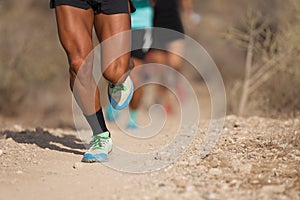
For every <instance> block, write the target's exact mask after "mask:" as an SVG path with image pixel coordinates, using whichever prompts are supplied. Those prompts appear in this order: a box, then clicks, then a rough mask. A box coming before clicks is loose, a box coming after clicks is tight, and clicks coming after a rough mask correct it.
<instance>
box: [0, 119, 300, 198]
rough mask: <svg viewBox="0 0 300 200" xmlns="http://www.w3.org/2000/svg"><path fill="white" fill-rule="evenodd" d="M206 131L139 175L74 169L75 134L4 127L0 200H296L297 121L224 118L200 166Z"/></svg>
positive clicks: (299, 174)
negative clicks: (174, 155) (165, 163)
mask: <svg viewBox="0 0 300 200" xmlns="http://www.w3.org/2000/svg"><path fill="white" fill-rule="evenodd" d="M205 124H206V121H202V122H201V128H200V130H199V132H198V133H197V135H196V138H195V140H194V141H193V144H192V145H191V147H190V148H189V150H188V151H187V152H186V153H185V154H184V155H183V156H182V157H181V158H180V159H179V160H178V161H176V162H175V163H173V164H172V165H170V166H169V167H167V168H164V169H161V170H159V171H156V172H151V173H145V174H130V173H122V172H119V171H116V170H112V169H110V168H108V167H106V166H104V165H102V164H84V163H80V159H81V157H82V155H81V154H82V153H83V152H84V150H85V149H84V146H83V145H82V143H81V140H80V138H79V137H78V135H77V133H76V132H75V131H71V130H69V131H68V130H61V129H42V128H36V129H28V130H25V129H23V128H22V127H20V126H17V125H15V126H12V127H10V128H5V129H3V130H2V131H1V133H0V138H1V139H0V149H1V151H0V154H1V155H0V199H1V200H2V199H82V198H93V199H100V198H104V199H174V198H177V199H300V168H299V166H300V132H299V131H300V119H299V118H296V119H291V120H287V121H280V120H272V119H264V118H259V117H251V118H247V119H244V118H237V117H235V116H228V117H227V118H226V122H225V125H224V131H223V133H222V135H221V137H220V138H219V140H218V143H217V145H216V146H215V148H214V150H213V152H212V153H211V154H210V155H209V156H208V157H206V158H204V159H200V158H199V156H198V154H199V151H200V147H201V142H202V138H203V133H204V131H205V128H204V127H205ZM117 139H118V138H115V140H117ZM152 148H155V147H152Z"/></svg>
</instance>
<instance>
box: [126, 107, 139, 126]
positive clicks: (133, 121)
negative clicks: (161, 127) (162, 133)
mask: <svg viewBox="0 0 300 200" xmlns="http://www.w3.org/2000/svg"><path fill="white" fill-rule="evenodd" d="M126 128H127V129H137V128H138V125H137V111H136V110H130V111H129V120H128V123H127V126H126Z"/></svg>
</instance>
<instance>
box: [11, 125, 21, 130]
mask: <svg viewBox="0 0 300 200" xmlns="http://www.w3.org/2000/svg"><path fill="white" fill-rule="evenodd" d="M13 128H14V130H15V131H21V130H22V129H23V128H22V126H20V125H16V124H15V125H14V126H13Z"/></svg>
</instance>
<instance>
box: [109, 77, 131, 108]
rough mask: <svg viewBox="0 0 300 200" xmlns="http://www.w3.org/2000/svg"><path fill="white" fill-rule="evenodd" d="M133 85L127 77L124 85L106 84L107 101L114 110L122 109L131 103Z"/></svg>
mask: <svg viewBox="0 0 300 200" xmlns="http://www.w3.org/2000/svg"><path fill="white" fill-rule="evenodd" d="M133 91H134V89H133V83H132V80H131V79H130V77H129V76H127V78H126V80H125V81H124V83H120V84H112V83H109V84H108V99H109V102H110V104H111V105H112V107H113V108H114V109H117V110H121V109H124V108H125V107H126V106H128V104H129V103H130V101H131V98H132V96H133Z"/></svg>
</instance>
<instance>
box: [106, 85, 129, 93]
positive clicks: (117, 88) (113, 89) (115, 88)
mask: <svg viewBox="0 0 300 200" xmlns="http://www.w3.org/2000/svg"><path fill="white" fill-rule="evenodd" d="M109 87H110V88H111V93H112V94H115V93H117V92H118V91H120V90H123V91H126V90H127V88H126V86H125V85H124V84H122V83H121V84H110V86H109Z"/></svg>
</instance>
